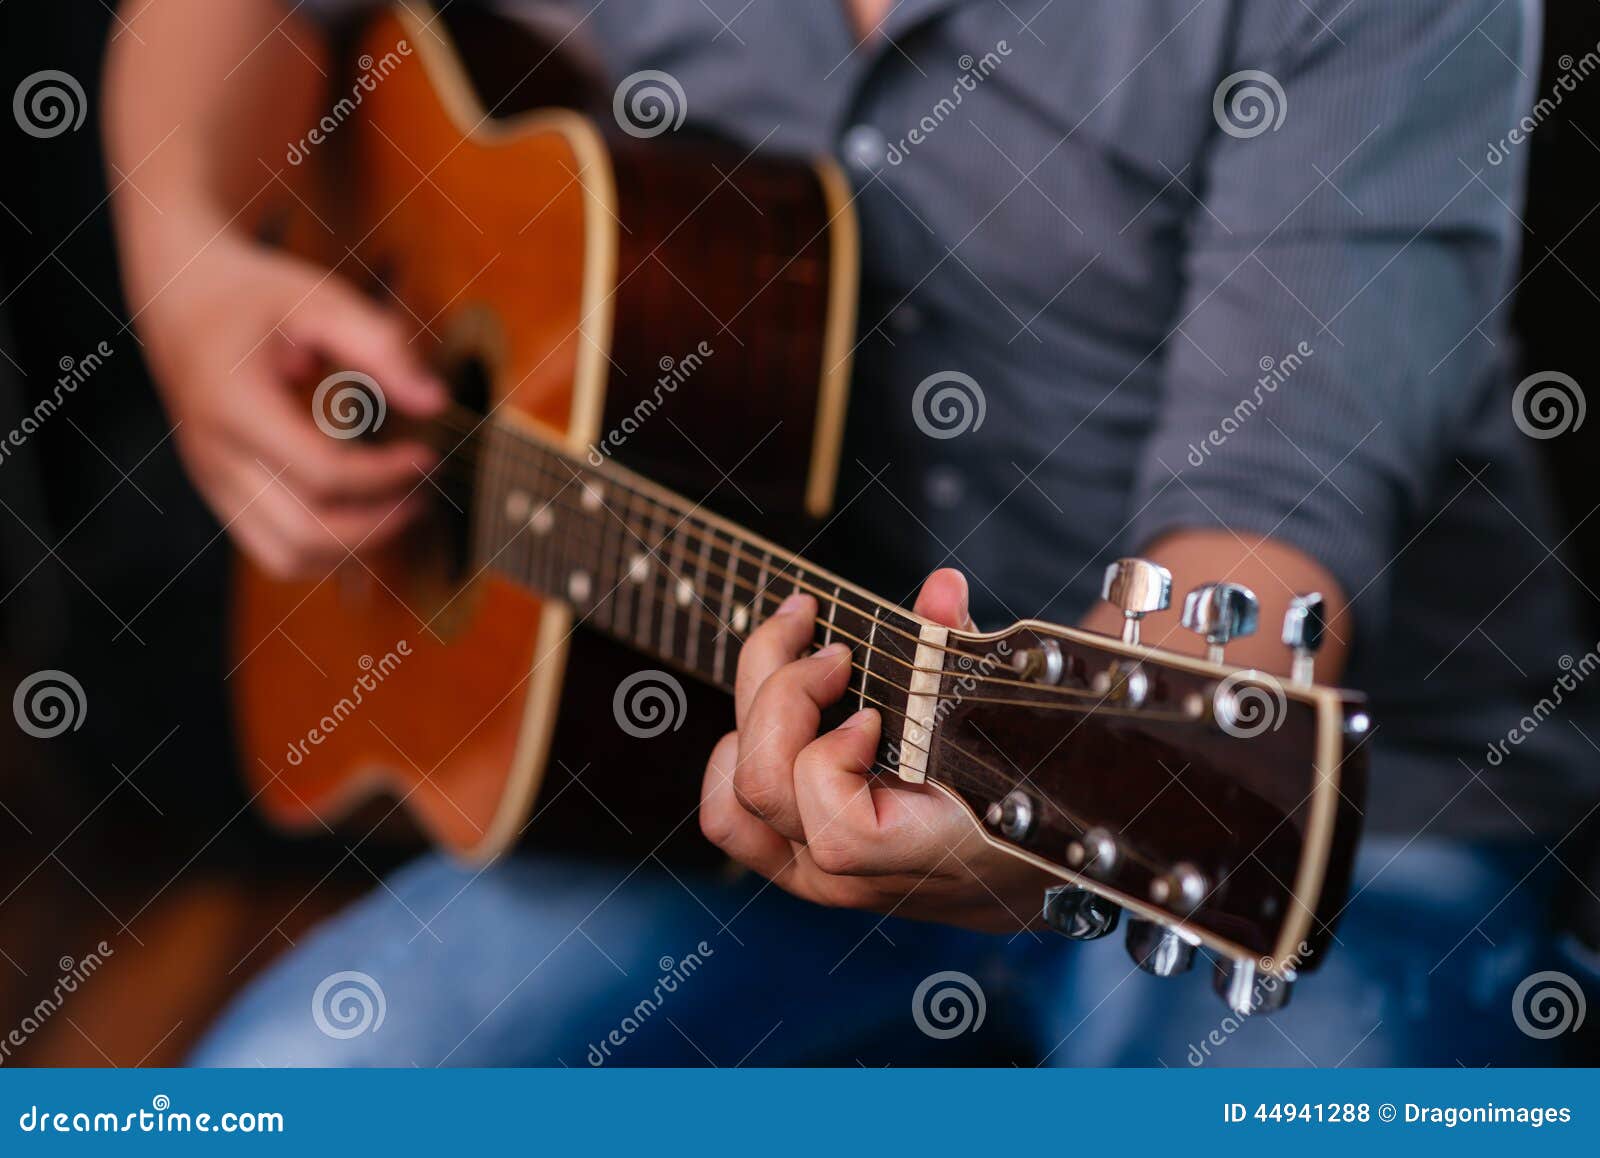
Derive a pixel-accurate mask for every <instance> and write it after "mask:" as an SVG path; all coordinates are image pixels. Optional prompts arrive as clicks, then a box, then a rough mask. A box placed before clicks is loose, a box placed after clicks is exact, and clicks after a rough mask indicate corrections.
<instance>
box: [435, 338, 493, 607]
mask: <svg viewBox="0 0 1600 1158" xmlns="http://www.w3.org/2000/svg"><path fill="white" fill-rule="evenodd" d="M445 380H446V381H447V382H448V383H449V384H450V391H451V395H452V397H453V398H454V399H455V403H456V405H455V406H454V407H453V408H452V409H451V411H450V412H449V414H448V415H447V417H446V422H445V431H446V433H445V438H444V440H443V442H442V443H441V444H440V448H441V450H442V451H444V452H445V454H446V460H445V462H444V465H443V466H442V467H441V469H440V470H439V471H438V474H437V477H438V479H439V489H440V490H441V491H443V492H444V493H443V494H442V495H441V496H440V499H439V502H438V503H437V504H435V506H436V508H437V517H438V519H439V521H440V524H441V528H442V533H443V538H444V540H445V553H446V558H447V566H448V572H447V574H448V576H449V579H450V582H451V584H452V585H456V584H460V583H462V582H464V581H466V580H467V579H470V578H471V575H470V573H469V571H468V568H469V567H470V566H471V563H472V509H473V504H474V502H475V499H476V495H475V493H474V492H475V489H476V480H477V464H478V458H479V451H480V449H481V447H482V445H483V436H484V434H485V433H486V431H487V429H488V428H487V426H485V425H482V419H483V417H484V415H485V414H486V413H487V412H488V408H489V367H488V366H487V365H486V364H485V363H484V361H483V359H481V358H477V357H470V356H469V357H463V358H461V359H459V360H458V361H456V362H455V363H454V364H452V365H451V366H448V367H447V368H446V372H445Z"/></svg>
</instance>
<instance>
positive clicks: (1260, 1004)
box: [1211, 957, 1295, 1017]
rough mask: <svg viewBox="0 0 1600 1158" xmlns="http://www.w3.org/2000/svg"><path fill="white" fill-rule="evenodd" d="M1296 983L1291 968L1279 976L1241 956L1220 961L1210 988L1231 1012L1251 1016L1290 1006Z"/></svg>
mask: <svg viewBox="0 0 1600 1158" xmlns="http://www.w3.org/2000/svg"><path fill="white" fill-rule="evenodd" d="M1294 981H1295V973H1294V971H1293V970H1292V969H1291V970H1288V971H1287V972H1286V973H1285V974H1284V975H1283V976H1281V977H1280V976H1278V974H1276V973H1269V972H1267V971H1266V970H1264V969H1262V968H1261V967H1260V966H1259V965H1258V964H1256V962H1255V961H1254V960H1252V959H1251V958H1248V957H1242V958H1239V959H1237V960H1231V961H1229V960H1224V961H1218V962H1217V963H1216V971H1215V972H1214V973H1213V974H1212V976H1211V987H1212V988H1213V989H1215V990H1216V991H1217V996H1218V997H1220V998H1222V1001H1223V1004H1224V1005H1226V1006H1227V1007H1228V1009H1229V1010H1231V1011H1232V1012H1233V1013H1234V1014H1236V1015H1237V1016H1239V1017H1248V1016H1249V1015H1250V1014H1252V1013H1273V1012H1275V1011H1277V1010H1279V1009H1282V1008H1283V1007H1284V1006H1285V1005H1288V1004H1289V994H1290V993H1291V992H1292V991H1293V989H1294Z"/></svg>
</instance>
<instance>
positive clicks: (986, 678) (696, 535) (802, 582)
mask: <svg viewBox="0 0 1600 1158" xmlns="http://www.w3.org/2000/svg"><path fill="white" fill-rule="evenodd" d="M497 429H505V428H503V427H497ZM513 433H514V432H513ZM519 441H521V440H519ZM528 445H529V446H530V447H531V446H533V445H534V444H531V443H530V444H528ZM491 449H492V448H491ZM552 457H555V456H552ZM558 461H561V460H560V459H559V458H558ZM519 465H524V466H527V465H531V466H532V468H533V469H534V470H536V471H539V472H540V473H541V474H543V475H544V476H545V478H546V479H547V480H549V481H555V482H562V483H563V487H565V486H568V485H570V484H571V482H574V481H575V482H578V483H579V485H585V484H584V481H583V479H582V478H581V476H579V475H578V473H577V472H576V471H572V472H571V473H572V474H573V476H574V477H573V478H572V479H569V480H566V481H565V482H563V480H561V478H560V476H559V475H556V474H554V473H553V472H552V471H551V470H549V469H548V468H547V467H544V466H543V465H541V464H539V463H538V462H537V460H530V459H527V458H525V457H523V458H520V459H519ZM563 465H566V464H565V463H564V462H563ZM568 470H569V471H571V467H570V466H568ZM604 477H606V479H607V481H608V482H609V481H622V480H614V479H611V478H610V476H604ZM620 489H621V491H622V493H623V494H624V495H626V496H628V498H629V500H630V504H631V502H632V500H633V499H635V498H637V499H638V500H639V501H641V502H644V503H646V504H653V505H654V507H655V510H653V511H652V510H648V509H647V511H646V515H647V517H648V516H650V515H656V516H658V517H659V516H660V514H661V513H662V512H665V513H666V514H667V515H671V514H673V513H674V512H673V509H672V508H671V507H669V506H666V505H665V504H663V503H660V502H659V501H657V500H654V499H652V498H650V496H648V495H644V494H642V493H641V492H639V491H637V490H636V489H634V488H632V487H629V486H626V485H624V486H622V487H621V488H620ZM532 497H534V496H530V498H532ZM544 505H545V507H546V508H548V507H550V506H555V507H556V508H557V509H559V510H562V511H565V512H569V513H574V514H577V515H579V516H580V520H581V522H583V523H589V522H592V521H593V520H592V519H591V518H590V517H589V516H591V515H592V514H593V512H591V511H588V510H586V509H583V508H580V507H576V506H573V505H572V504H571V503H569V502H565V501H563V500H561V499H560V496H559V494H557V495H554V496H550V498H549V499H548V500H547V501H546V502H545V504H544ZM692 518H694V516H693V514H692V513H691V512H685V513H684V514H683V515H682V516H681V518H680V521H679V526H678V527H677V528H675V529H673V530H671V531H669V532H668V533H667V534H666V535H664V536H663V537H662V538H661V540H660V541H659V542H658V543H657V544H656V546H655V547H650V545H649V541H648V540H649V537H650V536H649V533H648V529H646V534H644V535H640V534H639V533H638V530H639V529H638V528H635V527H634V526H633V525H632V524H631V523H630V522H628V521H627V520H619V521H620V522H622V523H623V525H624V527H625V528H626V529H627V530H628V531H629V532H630V533H632V534H634V535H635V537H636V538H638V539H639V540H640V542H641V543H642V544H644V546H645V547H646V550H647V551H648V552H649V553H651V554H656V555H657V556H658V557H659V552H660V548H661V547H663V546H665V545H666V544H667V543H668V542H669V540H670V539H671V538H673V537H675V536H676V537H681V538H684V539H688V540H691V541H695V542H699V543H702V544H705V545H707V546H710V547H712V548H715V549H718V550H721V551H722V552H723V553H724V554H725V555H728V556H729V558H730V560H731V559H732V557H733V556H734V555H735V554H737V555H738V557H739V558H740V559H741V560H743V561H744V562H748V563H751V564H755V563H756V562H757V561H758V560H757V558H756V556H754V555H752V554H749V553H748V552H747V551H746V550H744V545H743V544H741V543H740V542H738V541H737V540H735V539H734V538H733V537H732V536H729V537H728V538H729V542H730V543H731V544H732V546H733V549H732V550H729V549H728V548H727V547H724V546H723V545H722V544H721V543H720V542H719V541H718V539H717V532H716V530H715V528H712V527H710V526H707V527H706V528H705V529H704V531H702V530H701V529H700V528H698V527H696V526H694V525H693V524H692V523H687V526H686V529H685V521H686V520H689V519H692ZM662 521H664V520H662ZM602 531H603V528H602ZM563 537H564V538H566V539H568V540H570V539H571V535H570V532H568V531H566V530H565V529H564V531H563ZM785 553H786V554H787V552H785ZM791 559H792V561H791V562H790V563H788V564H786V565H785V566H784V567H782V568H780V569H779V570H778V571H777V573H776V574H775V575H774V576H773V578H774V579H777V578H780V577H783V576H785V575H786V574H787V572H788V571H789V570H790V568H793V569H794V570H795V572H796V574H795V575H793V577H792V578H793V581H794V583H795V585H796V586H797V587H803V588H805V589H806V590H807V591H809V592H810V593H812V594H813V595H814V596H815V597H816V598H817V600H818V601H819V602H820V603H823V604H832V605H835V606H842V607H844V608H845V609H846V610H849V611H851V612H853V613H854V614H856V615H859V616H861V617H862V618H864V619H865V618H868V617H867V616H866V615H865V613H864V612H863V611H862V609H861V608H859V607H857V606H855V605H854V604H852V603H850V602H848V601H847V600H844V599H841V598H838V597H837V596H833V595H829V594H827V593H826V592H825V591H824V590H823V589H821V588H819V587H817V586H815V585H814V584H813V583H811V582H808V581H807V577H806V574H805V572H806V570H807V569H808V568H807V567H806V566H805V565H803V561H802V560H800V559H798V558H797V557H792V556H791ZM602 561H603V560H602ZM662 561H663V563H665V560H662ZM666 566H667V569H668V571H669V572H670V571H671V566H670V564H666ZM711 569H712V570H714V571H715V572H716V573H717V574H718V575H720V576H723V577H729V576H730V573H729V572H727V571H724V570H722V569H721V568H716V567H712V568H711ZM731 577H732V579H733V581H734V582H735V583H736V584H738V585H739V586H741V587H747V586H748V587H753V586H754V584H752V583H751V582H750V581H749V580H747V579H745V578H744V577H743V576H742V575H740V574H738V573H737V572H736V571H735V572H733V573H731ZM770 586H771V584H770V583H769V584H768V587H770ZM762 594H766V592H762ZM868 598H871V599H873V600H874V601H875V602H878V603H879V604H880V607H879V610H885V611H889V612H891V613H893V614H898V615H902V616H905V612H904V611H902V610H901V609H899V608H897V607H894V606H893V605H892V604H888V603H887V602H884V601H881V600H877V598H876V597H875V596H869V597H868ZM906 617H907V618H909V616H906ZM816 622H817V623H818V624H825V622H826V621H825V620H823V619H820V618H819V619H818V620H817V621H816ZM878 622H879V624H880V626H882V627H884V628H885V629H886V630H889V631H891V632H893V633H894V634H896V635H898V636H900V637H902V638H904V639H906V640H908V641H911V642H913V643H917V644H919V645H920V644H922V642H923V641H922V640H921V638H920V637H919V636H917V635H914V634H912V633H910V632H908V631H906V630H904V629H902V628H900V627H899V626H897V625H896V624H893V623H891V622H888V621H886V620H881V619H880V620H879V621H878ZM840 633H841V634H849V633H846V632H842V631H841V632H840ZM851 638H853V639H856V640H857V642H864V641H861V640H860V639H859V637H855V636H853V635H852V636H851ZM928 646H931V647H933V648H934V649H935V650H938V651H941V652H943V653H945V654H947V655H954V656H957V657H960V658H965V659H967V660H969V661H970V660H972V659H975V658H976V659H979V660H980V661H981V659H982V658H983V657H982V656H981V655H979V656H975V655H974V653H972V652H970V651H968V650H966V649H964V648H957V647H949V646H941V645H937V644H929V645H928ZM873 650H875V651H876V652H877V653H878V654H884V655H888V656H889V657H890V658H891V659H893V660H894V661H895V662H896V663H899V664H900V665H902V666H904V667H908V668H910V669H911V670H913V671H926V672H929V673H931V674H941V672H940V671H939V669H933V668H917V667H915V666H914V665H913V664H910V663H908V662H907V661H906V660H904V659H903V658H901V657H900V656H898V655H896V654H895V653H893V652H889V651H886V650H884V649H881V648H875V649H873ZM943 674H948V673H943ZM972 678H973V679H976V680H980V681H982V682H986V683H993V684H1005V685H1009V686H1012V687H1020V688H1026V689H1028V690H1030V691H1035V692H1038V693H1041V694H1044V695H1053V696H1059V697H1062V698H1080V699H1081V698H1090V697H1094V696H1096V695H1097V694H1098V693H1095V692H1093V691H1089V690H1084V689H1076V688H1061V687H1055V686H1053V685H1041V684H1037V683H1032V682H1029V681H1027V680H1025V679H1020V678H1011V677H1005V676H993V675H976V676H972ZM1040 706H1043V705H1040ZM1179 718H1186V717H1179Z"/></svg>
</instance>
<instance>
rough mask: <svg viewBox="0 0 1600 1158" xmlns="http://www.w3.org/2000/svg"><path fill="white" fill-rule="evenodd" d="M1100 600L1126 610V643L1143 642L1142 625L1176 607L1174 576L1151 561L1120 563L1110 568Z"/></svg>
mask: <svg viewBox="0 0 1600 1158" xmlns="http://www.w3.org/2000/svg"><path fill="white" fill-rule="evenodd" d="M1100 597H1101V598H1102V599H1104V600H1105V601H1106V602H1107V603H1112V604H1115V605H1116V606H1117V607H1118V608H1120V609H1121V610H1122V642H1123V643H1138V642H1139V621H1140V620H1141V619H1143V618H1144V617H1145V616H1146V615H1149V614H1150V613H1151V612H1152V611H1164V610H1166V609H1167V608H1168V607H1169V606H1171V604H1172V572H1171V571H1168V570H1167V569H1166V568H1165V567H1163V566H1161V564H1159V563H1152V562H1151V561H1150V560H1149V559H1118V560H1117V561H1116V562H1114V563H1112V564H1111V565H1110V566H1108V567H1107V568H1106V576H1105V581H1104V582H1103V583H1102V584H1101V586H1100Z"/></svg>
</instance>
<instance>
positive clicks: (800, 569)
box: [474, 422, 928, 768]
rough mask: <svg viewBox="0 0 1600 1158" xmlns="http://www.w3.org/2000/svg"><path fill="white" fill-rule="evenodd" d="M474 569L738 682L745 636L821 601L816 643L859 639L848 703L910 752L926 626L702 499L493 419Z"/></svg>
mask: <svg viewBox="0 0 1600 1158" xmlns="http://www.w3.org/2000/svg"><path fill="white" fill-rule="evenodd" d="M479 437H480V439H481V450H480V454H479V456H478V460H479V466H478V481H477V500H476V509H475V512H474V519H475V529H474V550H475V554H476V557H477V561H476V564H475V567H474V569H475V570H476V569H479V568H483V567H487V568H490V569H492V570H494V571H497V572H499V573H500V574H502V575H505V576H507V577H508V578H510V579H512V580H513V581H515V582H517V583H519V584H521V585H523V586H526V587H529V588H531V589H532V590H534V591H536V592H539V593H541V594H543V595H546V596H549V597H554V598H557V599H561V600H564V601H566V602H567V603H569V604H571V605H572V606H573V607H574V609H575V610H576V612H577V615H578V617H579V619H580V621H581V622H582V623H584V624H587V625H588V626H590V627H592V628H594V629H596V630H599V631H601V632H603V633H605V634H606V635H609V636H611V637H612V638H614V639H617V640H619V641H621V642H623V643H626V644H628V645H630V646H632V647H633V648H635V649H637V650H638V651H640V652H643V653H644V654H646V655H648V656H651V657H653V658H655V659H657V660H660V661H662V662H664V663H665V664H668V665H670V666H672V667H675V668H678V669H681V670H683V671H685V672H688V673H690V674H692V675H694V676H697V677H699V678H701V679H704V680H707V681H709V682H711V683H712V684H715V685H717V686H718V687H721V688H724V689H726V690H728V691H732V690H733V685H734V676H735V673H736V671H737V670H738V663H739V652H740V648H741V647H742V645H743V641H744V640H745V639H746V638H748V636H749V635H750V633H751V632H753V631H754V630H755V629H756V628H757V627H759V626H760V625H761V624H762V623H763V622H765V621H766V619H767V618H768V617H770V616H771V615H772V613H773V612H774V611H776V610H777V608H778V606H779V604H781V603H782V602H783V600H784V599H785V598H787V597H788V596H789V595H791V594H793V593H795V592H803V593H805V594H809V595H811V596H813V597H814V598H815V599H816V601H817V619H816V631H815V633H814V635H813V638H812V646H813V648H820V647H824V646H826V645H828V644H830V643H843V644H845V645H847V646H848V647H849V648H850V649H851V656H850V662H851V665H852V669H853V670H852V671H851V679H850V684H849V690H848V691H847V693H846V695H845V697H844V701H843V705H842V706H843V707H847V708H849V709H851V710H855V709H857V708H861V707H871V708H877V709H878V710H879V712H880V714H881V715H882V717H883V725H884V726H883V737H884V744H883V752H882V753H881V760H882V762H883V763H885V764H887V765H888V766H889V767H890V768H893V767H895V766H896V765H897V762H898V755H897V753H898V751H899V749H898V744H899V743H900V741H901V740H902V738H904V739H905V742H907V743H916V742H918V741H920V746H924V747H925V746H926V744H927V742H928V737H927V736H926V735H925V734H920V735H918V734H914V735H913V736H912V737H904V736H903V733H904V722H905V713H906V707H907V701H908V697H909V696H910V686H911V683H912V673H913V669H914V667H915V661H916V655H917V644H918V638H919V634H920V633H921V631H922V628H923V625H922V623H921V622H920V621H919V620H917V619H915V618H913V617H912V616H911V615H910V614H908V613H907V612H905V611H904V610H902V609H900V608H898V607H896V606H894V605H893V604H890V603H887V602H885V601H883V600H880V599H878V598H876V597H874V596H872V595H869V594H867V593H866V592H864V591H861V590H860V589H858V588H855V587H852V586H851V585H849V584H847V583H845V582H843V581H842V580H840V579H839V578H838V577H836V576H834V575H832V574H830V573H829V572H827V571H825V570H823V569H822V568H820V567H815V566H813V565H812V564H810V563H808V562H806V561H805V560H804V559H802V558H800V557H799V556H797V555H795V554H792V553H790V552H788V551H785V550H783V549H781V548H779V547H777V546H775V545H773V544H772V543H770V542H767V541H766V540H764V539H761V538H759V537H757V536H755V535H752V534H749V533H746V532H744V531H743V530H742V529H741V528H739V527H737V526H736V525H734V524H732V523H729V522H727V521H726V520H723V519H721V518H719V517H717V516H715V515H713V514H711V513H710V512H708V511H705V510H704V509H702V508H701V507H700V506H699V505H698V504H696V503H694V502H692V501H690V500H688V499H686V498H683V497H681V496H679V495H675V494H673V493H672V492H670V491H667V490H665V489H663V488H660V487H657V486H656V485H654V484H653V483H650V482H648V481H647V480H645V479H643V478H641V477H639V476H637V475H634V474H632V473H631V472H628V471H625V470H622V469H620V468H618V467H617V466H615V465H614V464H611V463H609V462H607V463H606V464H605V465H603V466H601V467H595V466H593V465H592V464H591V463H590V462H589V461H586V460H585V459H583V458H579V457H575V456H572V455H568V454H566V453H563V452H561V451H559V450H557V449H555V448H554V447H552V446H550V445H548V444H546V443H543V442H541V441H539V440H537V439H535V438H533V437H531V436H529V435H526V434H523V433H522V432H520V431H518V430H516V429H513V428H511V427H508V426H505V425H501V424H498V423H494V422H489V423H485V424H484V426H483V428H482V430H481V431H480V434H479Z"/></svg>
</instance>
